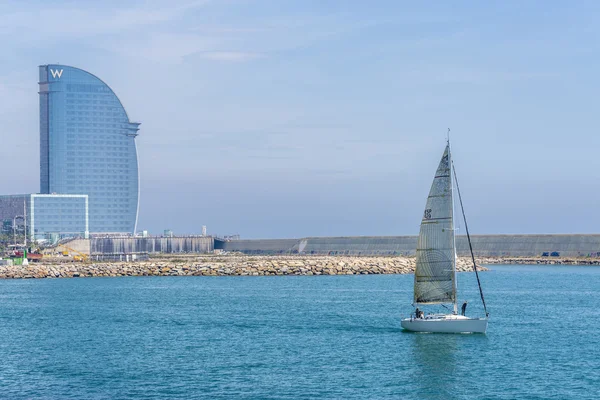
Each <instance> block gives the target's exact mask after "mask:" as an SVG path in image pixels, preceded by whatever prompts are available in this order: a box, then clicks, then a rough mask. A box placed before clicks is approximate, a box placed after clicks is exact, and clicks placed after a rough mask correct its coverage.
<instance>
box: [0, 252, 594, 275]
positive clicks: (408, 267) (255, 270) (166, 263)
mask: <svg viewBox="0 0 600 400" xmlns="http://www.w3.org/2000/svg"><path fill="white" fill-rule="evenodd" d="M48 261H54V262H49V263H41V262H40V263H31V264H29V265H15V266H0V279H45V278H82V277H117V276H284V275H298V276H318V275H378V274H412V273H413V272H414V268H415V257H406V256H381V257H367V256H358V257H357V256H338V255H336V256H313V255H286V256H264V255H260V256H253V255H240V254H231V255H197V254H196V255H172V254H162V255H158V256H155V257H152V258H151V259H149V260H147V261H138V262H68V261H65V260H64V259H63V260H61V259H55V260H48ZM476 262H477V266H478V270H479V271H487V270H488V268H486V267H485V266H484V265H495V264H496V265H498V264H522V265H600V259H576V258H558V259H552V258H546V257H544V258H541V257H481V258H476ZM456 268H457V271H458V272H472V271H473V269H472V264H471V259H470V258H467V257H459V258H458V260H457V265H456Z"/></svg>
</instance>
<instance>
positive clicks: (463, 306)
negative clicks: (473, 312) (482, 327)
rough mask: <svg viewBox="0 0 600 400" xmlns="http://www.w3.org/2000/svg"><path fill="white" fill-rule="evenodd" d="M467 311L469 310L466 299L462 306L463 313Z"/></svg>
mask: <svg viewBox="0 0 600 400" xmlns="http://www.w3.org/2000/svg"><path fill="white" fill-rule="evenodd" d="M466 311H467V301H466V300H465V302H464V303H463V305H462V308H461V314H462V315H465V312H466Z"/></svg>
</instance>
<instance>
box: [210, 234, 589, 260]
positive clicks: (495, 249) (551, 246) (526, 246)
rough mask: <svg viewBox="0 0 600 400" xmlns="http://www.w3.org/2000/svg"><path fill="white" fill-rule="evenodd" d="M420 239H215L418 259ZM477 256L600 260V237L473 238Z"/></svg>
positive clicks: (294, 250) (464, 247)
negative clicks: (557, 257) (556, 256)
mask: <svg viewBox="0 0 600 400" xmlns="http://www.w3.org/2000/svg"><path fill="white" fill-rule="evenodd" d="M417 240H418V237H417V236H355V237H308V238H303V239H247V240H232V241H222V240H219V239H215V241H214V248H215V249H220V250H223V251H232V252H233V251H236V252H242V253H246V254H323V255H359V256H367V255H371V256H381V255H402V256H414V255H415V249H416V248H417ZM471 240H472V243H473V251H474V253H475V256H476V257H538V256H542V255H543V254H547V255H549V256H550V255H551V254H556V255H558V256H559V257H570V258H575V257H600V235H591V234H590V235H517V234H515V235H472V236H471ZM456 252H457V253H458V255H459V256H464V257H466V256H468V255H469V254H470V251H469V245H468V242H467V238H466V236H463V235H458V236H457V237H456Z"/></svg>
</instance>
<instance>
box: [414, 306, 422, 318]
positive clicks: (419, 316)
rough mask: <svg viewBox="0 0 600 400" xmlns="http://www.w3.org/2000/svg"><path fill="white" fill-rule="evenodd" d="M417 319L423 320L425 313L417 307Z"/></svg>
mask: <svg viewBox="0 0 600 400" xmlns="http://www.w3.org/2000/svg"><path fill="white" fill-rule="evenodd" d="M415 317H416V318H423V311H421V310H419V307H417V309H416V310H415Z"/></svg>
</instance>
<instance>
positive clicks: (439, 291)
mask: <svg viewBox="0 0 600 400" xmlns="http://www.w3.org/2000/svg"><path fill="white" fill-rule="evenodd" d="M450 159H451V155H450V146H449V145H448V146H446V150H445V151H444V155H443V156H442V160H441V161H440V164H439V166H438V168H437V171H436V173H435V177H434V178H433V183H432V185H431V190H430V191H429V197H427V206H426V207H425V212H424V213H423V220H422V221H421V231H420V233H419V241H418V244H417V265H416V269H415V288H414V295H415V297H414V303H415V304H438V303H455V302H456V282H455V279H456V274H455V263H456V259H455V242H454V223H453V218H452V213H453V203H452V177H451V175H450V173H451V170H450V168H451V162H450Z"/></svg>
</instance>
